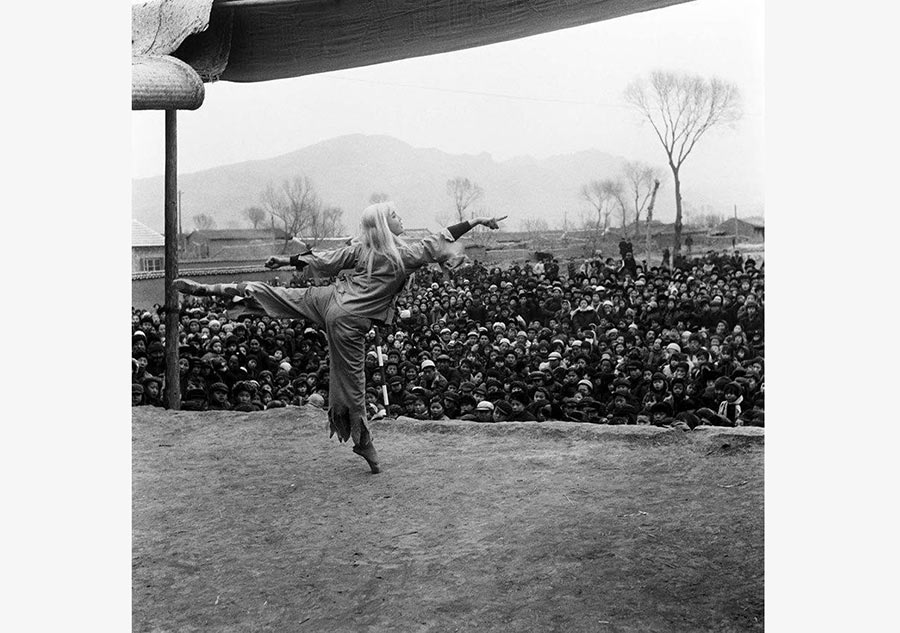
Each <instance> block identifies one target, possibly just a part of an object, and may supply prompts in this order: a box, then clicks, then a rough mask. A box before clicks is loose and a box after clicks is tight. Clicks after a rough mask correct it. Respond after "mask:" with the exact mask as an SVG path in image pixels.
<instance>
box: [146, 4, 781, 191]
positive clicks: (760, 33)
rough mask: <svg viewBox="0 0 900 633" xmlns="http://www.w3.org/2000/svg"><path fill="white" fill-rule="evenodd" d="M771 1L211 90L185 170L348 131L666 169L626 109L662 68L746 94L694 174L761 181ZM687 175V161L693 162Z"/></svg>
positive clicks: (151, 153)
mask: <svg viewBox="0 0 900 633" xmlns="http://www.w3.org/2000/svg"><path fill="white" fill-rule="evenodd" d="M763 6H764V2H763V0H696V1H694V2H689V3H686V4H682V5H678V6H673V7H669V8H666V9H660V10H656V11H650V12H646V13H640V14H636V15H632V16H628V17H624V18H618V19H615V20H610V21H606V22H600V23H597V24H591V25H587V26H583V27H578V28H574V29H567V30H562V31H555V32H553V33H548V34H544V35H538V36H534V37H530V38H525V39H521V40H516V41H512V42H505V43H502V44H495V45H491V46H485V47H480V48H475V49H469V50H465V51H460V52H455V53H446V54H443V55H434V56H429V57H420V58H416V59H408V60H402V61H397V62H391V63H387V64H380V65H377V66H368V67H364V68H354V69H350V70H344V71H337V72H331V73H325V74H321V75H313V76H308V77H298V78H294V79H285V80H279V81H269V82H260V83H253V84H239V83H230V82H217V83H213V84H207V86H206V98H205V101H204V103H203V106H202V107H201V108H200V109H199V110H197V111H194V112H189V111H181V112H179V113H178V125H179V131H178V138H179V147H178V151H179V155H178V161H179V165H178V166H179V171H180V172H182V173H187V172H192V171H197V170H200V169H205V168H208V167H213V166H216V165H223V164H229V163H235V162H240V161H244V160H249V159H256V158H268V157H271V156H277V155H279V154H284V153H287V152H291V151H294V150H296V149H299V148H301V147H305V146H307V145H310V144H312V143H316V142H319V141H322V140H325V139H328V138H332V137H335V136H340V135H343V134H351V133H364V134H388V135H391V136H395V137H397V138H399V139H401V140H403V141H406V142H407V143H409V144H411V145H413V146H415V147H435V148H438V149H441V150H444V151H447V152H451V153H471V154H477V153H481V152H488V153H490V154H492V155H493V156H494V158H496V159H498V160H503V159H506V158H510V157H512V156H516V155H521V154H529V155H531V156H534V157H537V158H540V157H546V156H550V155H553V154H561V153H569V152H573V151H577V150H582V149H588V148H596V149H600V150H603V151H607V152H610V153H613V154H619V155H622V156H625V157H626V158H629V159H641V160H646V161H649V162H653V163H657V164H661V163H663V162H664V161H663V158H664V155H663V154H662V149H661V147H660V146H659V145H658V141H657V140H656V139H655V136H654V135H653V133H652V131H651V130H650V128H649V127H647V126H641V125H640V124H639V122H638V119H637V117H636V116H635V114H634V113H633V112H632V111H630V110H629V109H627V108H626V107H625V106H624V104H623V101H622V91H623V89H624V87H625V85H626V84H627V83H628V82H629V81H630V80H631V79H633V78H634V77H636V76H638V75H642V74H646V73H647V72H649V71H650V70H653V69H656V68H662V69H667V70H679V71H681V70H683V71H689V72H692V73H698V74H701V75H704V76H709V75H717V76H719V77H722V78H724V79H728V80H731V81H733V82H735V83H736V84H737V85H738V87H739V88H740V90H741V92H742V95H743V99H744V109H745V117H744V118H743V120H742V121H741V122H740V123H739V124H738V125H737V127H736V128H735V129H734V130H726V131H722V132H717V133H713V134H710V135H709V136H708V137H707V138H706V139H705V140H704V141H703V142H702V143H701V144H700V145H698V147H697V149H696V150H695V153H694V154H693V155H692V156H691V158H690V160H689V162H690V163H692V164H691V166H696V167H697V168H702V165H703V164H704V162H708V161H720V160H722V157H723V155H727V156H730V157H733V160H735V166H736V168H739V169H743V170H749V171H750V172H752V173H754V174H758V175H759V179H760V180H761V179H762V171H763V163H762V161H763V116H762V115H763V107H764V94H763V88H764V80H763V65H764V59H763V47H764V11H763ZM132 121H133V126H132V129H133V136H132V141H133V145H132V147H133V152H132V176H133V177H145V176H154V175H159V174H161V173H162V172H163V155H164V154H163V113H162V112H142V111H137V112H134V113H133V114H132ZM686 164H687V163H686Z"/></svg>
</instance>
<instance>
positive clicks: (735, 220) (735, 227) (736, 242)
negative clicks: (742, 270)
mask: <svg viewBox="0 0 900 633" xmlns="http://www.w3.org/2000/svg"><path fill="white" fill-rule="evenodd" d="M737 222H738V220H737V205H734V251H735V252H737V245H738V223H737Z"/></svg>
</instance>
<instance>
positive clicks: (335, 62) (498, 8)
mask: <svg viewBox="0 0 900 633" xmlns="http://www.w3.org/2000/svg"><path fill="white" fill-rule="evenodd" d="M689 1H690V0H578V1H574V0H572V1H569V0H493V1H491V0H480V1H477V0H340V1H339V0H146V2H143V3H140V4H136V5H133V7H132V55H133V56H134V57H143V56H147V55H155V56H163V55H170V56H172V57H175V58H178V59H181V60H183V61H184V62H186V63H187V64H188V65H189V66H190V67H191V68H192V69H193V70H194V71H195V72H196V74H197V76H198V77H199V78H200V79H201V80H202V81H216V80H222V81H235V82H256V81H268V80H273V79H285V78H288V77H300V76H303V75H311V74H316V73H323V72H329V71H334V70H341V69H346V68H354V67H358V66H368V65H371V64H380V63H384V62H390V61H395V60H399V59H405V58H409V57H420V56H423V55H434V54H437V53H446V52H450V51H456V50H461V49H465V48H472V47H475V46H484V45H486V44H495V43H498V42H503V41H507V40H513V39H518V38H522V37H528V36H531V35H537V34H540V33H546V32H549V31H555V30H558V29H565V28H570V27H574V26H580V25H584V24H589V23H592V22H599V21H602V20H609V19H611V18H617V17H621V16H625V15H630V14H633V13H640V12H643V11H649V10H652V9H659V8H662V7H666V6H669V5H674V4H680V3H683V2H689ZM200 100H201V101H202V95H201V97H200Z"/></svg>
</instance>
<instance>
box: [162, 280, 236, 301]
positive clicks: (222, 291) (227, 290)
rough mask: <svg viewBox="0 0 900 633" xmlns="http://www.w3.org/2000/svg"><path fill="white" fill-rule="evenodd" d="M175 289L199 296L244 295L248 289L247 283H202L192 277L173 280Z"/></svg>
mask: <svg viewBox="0 0 900 633" xmlns="http://www.w3.org/2000/svg"><path fill="white" fill-rule="evenodd" d="M173 285H174V286H175V290H177V291H178V292H180V293H181V294H184V295H194V296H197V297H209V296H219V297H243V296H244V294H245V291H246V288H247V286H246V284H243V283H237V284H201V283H198V282H196V281H192V280H190V279H181V278H179V279H176V280H175V281H174V282H173Z"/></svg>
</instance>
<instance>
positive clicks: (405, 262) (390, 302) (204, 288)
mask: <svg viewBox="0 0 900 633" xmlns="http://www.w3.org/2000/svg"><path fill="white" fill-rule="evenodd" d="M504 219H506V216H502V217H499V218H488V217H481V218H473V219H472V220H468V221H464V222H460V223H459V224H454V225H453V226H449V227H447V228H445V229H444V230H443V231H441V232H440V233H438V234H434V235H429V236H428V237H426V238H424V239H421V240H416V241H410V242H406V241H403V240H400V239H399V238H398V237H397V236H399V235H400V234H402V233H403V221H402V220H401V219H400V216H399V215H397V211H396V209H395V208H394V205H393V203H390V202H381V203H378V204H373V205H371V206H369V207H366V209H364V210H363V213H362V217H361V219H360V231H359V235H358V236H357V237H356V238H355V239H354V240H353V241H352V242H351V243H350V244H349V245H348V246H345V247H343V248H338V249H335V250H331V251H323V252H321V253H313V252H312V251H310V250H308V249H306V250H305V252H302V253H299V254H297V255H292V256H290V257H288V256H279V255H276V256H273V257H270V258H269V259H268V261H266V267H267V268H272V269H275V268H279V267H281V266H294V267H296V268H298V269H301V268H303V267H304V266H309V267H310V269H311V270H312V272H313V274H314V275H316V276H322V277H331V276H334V275H336V274H337V273H338V272H340V271H341V270H345V269H350V268H352V269H353V270H352V272H350V273H349V274H346V275H344V276H342V277H340V278H339V279H338V280H337V281H336V282H335V283H334V284H331V285H328V286H313V287H309V288H288V287H282V286H279V287H273V286H269V285H267V284H265V283H262V282H258V281H249V282H242V283H233V284H211V285H206V284H200V283H197V282H194V281H191V280H188V279H176V280H175V288H176V289H177V290H178V291H179V292H181V293H183V294H190V295H197V296H207V295H218V296H224V297H242V298H245V299H247V301H248V303H249V304H250V305H251V306H254V307H257V308H259V309H261V310H262V311H263V312H264V313H265V314H268V315H269V316H271V317H273V318H287V319H295V318H297V317H298V316H299V317H304V318H306V319H308V320H310V321H312V322H314V323H316V324H317V325H318V326H319V327H321V328H324V329H325V333H326V337H327V339H328V354H329V357H330V360H331V362H330V363H329V382H328V399H329V406H328V420H329V425H330V429H331V436H333V435H334V434H335V433H336V434H337V435H338V439H339V440H340V441H341V442H343V441H346V440H348V439H350V438H351V437H352V438H353V452H354V453H356V454H357V455H361V456H362V457H363V458H365V460H366V462H368V464H369V467H370V468H371V470H372V472H373V473H378V472H381V468H380V466H379V463H378V453H377V452H376V450H375V445H374V444H373V443H372V438H371V435H370V434H369V430H368V429H367V428H366V424H365V421H366V384H365V383H366V378H365V336H366V333H367V332H368V331H369V330H370V329H371V328H372V324H373V323H378V322H381V323H391V322H392V320H393V317H394V303H395V299H396V297H397V295H398V294H399V293H400V291H401V290H402V289H403V286H404V284H405V283H406V279H407V277H408V276H409V274H410V273H412V272H413V271H415V270H416V269H418V268H420V267H421V266H424V265H425V264H429V263H432V262H436V263H443V262H448V261H450V260H452V259H454V258H457V259H459V258H461V249H460V248H458V247H454V244H453V243H454V242H455V241H456V240H457V239H459V238H460V237H461V236H462V235H464V234H465V233H466V232H468V231H469V230H470V229H471V228H472V227H474V226H477V225H479V224H480V225H482V226H486V227H488V228H490V229H498V228H499V226H498V222H500V221H502V220H504Z"/></svg>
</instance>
